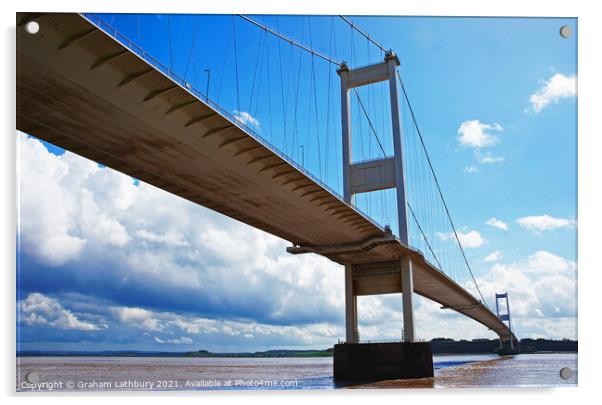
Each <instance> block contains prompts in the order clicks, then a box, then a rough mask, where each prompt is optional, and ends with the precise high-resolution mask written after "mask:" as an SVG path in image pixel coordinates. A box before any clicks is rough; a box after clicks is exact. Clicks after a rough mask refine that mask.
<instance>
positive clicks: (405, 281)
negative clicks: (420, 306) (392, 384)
mask: <svg viewBox="0 0 602 405" xmlns="http://www.w3.org/2000/svg"><path fill="white" fill-rule="evenodd" d="M411 266H412V263H411V260H410V258H409V257H408V256H403V257H402V258H401V259H400V260H399V261H397V262H388V263H371V264H355V265H350V264H348V265H346V266H345V321H346V342H345V343H340V344H337V345H335V347H334V380H335V382H336V383H337V384H352V383H361V382H373V381H380V380H393V379H408V378H426V377H432V376H433V353H432V349H431V343H430V342H415V341H414V324H413V313H412V295H413V286H412V279H411V271H410V270H411ZM404 285H405V288H404ZM399 292H401V293H402V302H403V311H404V323H403V325H404V328H403V330H404V333H403V341H399V342H386V343H385V342H382V343H371V342H367V343H362V342H361V341H360V336H359V332H358V326H357V324H358V313H357V297H358V296H359V295H375V294H389V293H399Z"/></svg>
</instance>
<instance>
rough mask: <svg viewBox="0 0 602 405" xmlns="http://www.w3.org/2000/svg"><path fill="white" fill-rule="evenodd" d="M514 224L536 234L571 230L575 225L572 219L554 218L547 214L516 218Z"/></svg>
mask: <svg viewBox="0 0 602 405" xmlns="http://www.w3.org/2000/svg"><path fill="white" fill-rule="evenodd" d="M516 222H517V223H518V224H519V225H520V226H521V227H523V228H525V229H528V230H530V231H533V233H536V234H539V233H541V232H544V231H552V230H555V229H563V228H572V227H574V226H575V225H576V221H575V220H574V219H566V218H555V217H552V216H550V215H547V214H545V215H534V216H528V217H522V218H518V219H517V220H516Z"/></svg>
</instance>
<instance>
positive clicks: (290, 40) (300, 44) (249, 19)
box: [237, 14, 343, 66]
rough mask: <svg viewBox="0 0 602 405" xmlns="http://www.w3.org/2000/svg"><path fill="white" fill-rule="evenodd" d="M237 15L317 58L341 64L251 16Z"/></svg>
mask: <svg viewBox="0 0 602 405" xmlns="http://www.w3.org/2000/svg"><path fill="white" fill-rule="evenodd" d="M237 15H238V16H239V17H240V18H242V19H243V20H245V21H248V22H250V23H251V24H254V25H256V26H257V27H259V28H261V29H262V30H265V31H266V32H269V33H270V34H272V35H274V36H276V37H278V38H280V39H282V40H284V41H286V42H288V43H290V44H291V45H294V46H296V47H298V48H300V49H303V50H304V51H306V52H309V53H311V54H312V55H315V56H317V57H319V58H322V59H324V60H325V61H327V62H330V63H332V64H333V65H337V66H341V65H342V64H343V62H342V61H338V60H335V59H333V58H332V57H330V56H328V55H324V54H323V53H320V52H318V51H316V50H314V49H312V48H310V47H308V46H306V45H303V44H302V43H300V42H297V41H295V40H294V39H292V38H289V37H287V36H285V35H284V34H281V33H279V32H278V31H276V30H274V29H272V28H270V27H268V26H267V25H265V24H261V23H260V22H258V21H255V20H253V19H252V18H250V17H248V16H246V15H244V14H237Z"/></svg>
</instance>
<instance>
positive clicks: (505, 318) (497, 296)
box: [495, 291, 515, 352]
mask: <svg viewBox="0 0 602 405" xmlns="http://www.w3.org/2000/svg"><path fill="white" fill-rule="evenodd" d="M504 299H505V300H506V312H505V313H500V305H499V301H500V300H502V302H503V300H504ZM502 309H503V308H502ZM495 313H496V315H497V317H498V318H500V320H501V321H502V322H508V329H509V330H510V338H509V339H508V340H509V342H508V343H509V345H510V351H514V350H515V347H514V338H513V332H512V319H511V317H510V302H509V301H508V292H507V291H506V292H504V293H500V294H498V293H496V294H495ZM500 351H501V352H505V351H507V350H505V348H504V340H503V339H502V338H501V337H500Z"/></svg>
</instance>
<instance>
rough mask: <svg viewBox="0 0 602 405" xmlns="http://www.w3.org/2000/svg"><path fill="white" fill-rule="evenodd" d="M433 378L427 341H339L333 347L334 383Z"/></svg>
mask: <svg viewBox="0 0 602 405" xmlns="http://www.w3.org/2000/svg"><path fill="white" fill-rule="evenodd" d="M425 377H433V351H432V349H431V343H430V342H414V343H410V342H394V343H341V344H337V345H335V346H334V381H335V383H338V384H341V383H343V384H344V383H351V382H374V381H382V380H397V379H410V378H425Z"/></svg>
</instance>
